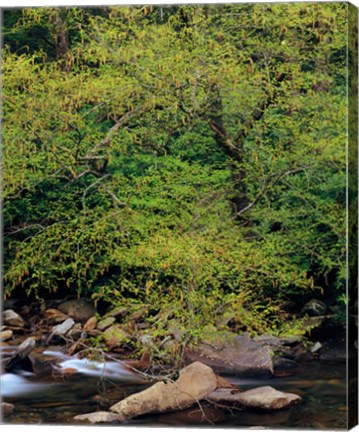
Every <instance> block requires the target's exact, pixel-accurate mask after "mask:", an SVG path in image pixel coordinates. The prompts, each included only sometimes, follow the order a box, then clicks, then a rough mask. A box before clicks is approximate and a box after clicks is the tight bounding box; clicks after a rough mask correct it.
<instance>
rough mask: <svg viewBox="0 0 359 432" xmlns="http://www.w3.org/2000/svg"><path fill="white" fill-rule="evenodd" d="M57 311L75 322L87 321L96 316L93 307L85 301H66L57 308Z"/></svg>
mask: <svg viewBox="0 0 359 432" xmlns="http://www.w3.org/2000/svg"><path fill="white" fill-rule="evenodd" d="M58 308H59V310H60V311H61V312H63V313H65V314H67V315H69V316H70V317H71V318H73V319H74V320H75V321H84V322H85V321H87V320H88V319H90V318H91V317H92V316H94V315H95V314H96V308H95V306H94V305H93V304H92V303H91V302H90V301H88V300H86V299H83V298H81V299H77V300H68V301H66V302H65V303H61V304H60V305H59V306H58Z"/></svg>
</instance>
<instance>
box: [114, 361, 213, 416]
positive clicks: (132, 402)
mask: <svg viewBox="0 0 359 432" xmlns="http://www.w3.org/2000/svg"><path fill="white" fill-rule="evenodd" d="M216 388H217V377H216V375H215V374H214V372H213V370H212V369H211V368H210V367H208V366H206V365H204V364H203V363H200V362H195V363H192V364H191V365H189V366H187V367H185V368H184V369H182V370H181V371H180V373H179V378H178V379H177V381H175V382H163V381H160V382H158V383H156V384H154V385H153V386H151V387H149V388H148V389H146V390H144V391H142V392H140V393H136V394H134V395H131V396H129V397H127V398H126V399H124V400H122V401H120V402H118V403H117V404H115V405H113V406H112V407H111V408H110V411H112V412H116V413H118V414H120V415H121V416H123V418H124V419H130V418H133V417H137V416H140V415H142V414H147V413H163V412H167V411H176V410H183V409H185V408H188V407H190V406H191V405H193V404H195V403H197V402H199V401H200V400H201V399H204V398H206V397H207V396H208V395H209V394H210V393H212V392H213V391H214V390H215V389H216Z"/></svg>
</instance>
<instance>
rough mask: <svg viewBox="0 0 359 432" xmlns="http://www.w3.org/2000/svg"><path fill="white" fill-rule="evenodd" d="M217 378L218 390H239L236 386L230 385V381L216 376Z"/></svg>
mask: <svg viewBox="0 0 359 432" xmlns="http://www.w3.org/2000/svg"><path fill="white" fill-rule="evenodd" d="M216 378H217V388H218V389H219V388H231V389H233V388H237V387H236V386H235V385H234V384H232V383H230V382H229V381H227V380H226V379H225V378H223V377H221V376H219V375H216Z"/></svg>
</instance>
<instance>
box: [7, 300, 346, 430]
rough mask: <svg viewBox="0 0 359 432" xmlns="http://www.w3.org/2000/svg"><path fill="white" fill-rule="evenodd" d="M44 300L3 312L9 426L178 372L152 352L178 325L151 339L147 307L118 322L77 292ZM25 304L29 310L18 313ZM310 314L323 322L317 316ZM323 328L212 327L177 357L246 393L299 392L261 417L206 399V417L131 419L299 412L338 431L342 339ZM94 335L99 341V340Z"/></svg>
mask: <svg viewBox="0 0 359 432" xmlns="http://www.w3.org/2000/svg"><path fill="white" fill-rule="evenodd" d="M50 305H51V304H50ZM50 305H49V304H42V305H41V304H32V305H30V306H27V305H24V306H21V307H18V308H16V305H13V307H14V308H13V309H10V310H11V311H12V312H7V311H9V309H6V310H5V313H4V318H6V319H4V328H2V334H4V332H7V335H9V334H10V332H12V335H11V337H10V338H7V340H6V341H3V342H2V343H1V344H2V345H1V350H2V356H3V359H4V362H3V364H4V366H5V374H3V375H2V384H3V385H2V388H3V389H5V390H3V398H4V402H6V403H10V404H12V405H13V406H14V410H13V412H12V413H9V414H8V415H7V416H6V418H5V421H6V422H7V423H28V422H29V423H37V422H39V423H73V418H74V416H76V415H79V414H84V413H88V412H91V411H99V410H107V409H108V408H109V407H110V406H111V405H112V404H113V403H116V402H118V401H120V400H122V399H124V397H127V396H129V395H130V394H133V393H138V392H140V391H141V390H143V389H145V388H147V387H149V386H150V385H151V384H153V382H155V381H156V379H157V378H159V377H161V374H162V376H171V374H173V373H175V368H176V366H175V362H172V363H171V362H167V363H166V362H162V363H161V364H157V363H154V362H153V360H152V358H151V356H150V353H153V352H154V351H155V352H156V349H157V350H160V349H161V348H163V347H164V346H165V345H166V344H168V343H172V344H173V346H175V343H176V334H175V333H176V332H175V329H174V330H173V331H172V333H170V334H169V335H168V337H167V340H165V341H163V340H162V341H161V342H160V343H158V341H156V345H155V337H154V336H153V335H151V332H150V329H149V328H143V327H144V323H145V321H146V320H145V315H144V312H143V311H139V312H138V314H137V317H132V319H131V320H127V323H126V324H124V323H121V316H122V315H121V314H120V310H116V311H115V310H110V311H106V313H105V314H103V315H102V316H101V315H100V314H99V313H98V312H97V311H96V310H95V309H94V306H93V305H91V303H89V302H87V301H85V300H83V299H81V300H70V301H69V302H63V303H62V304H59V305H58V308H53V307H52V308H50V307H48V306H50ZM26 308H28V309H27V312H28V313H27V314H25V313H24V312H26ZM41 308H42V309H43V310H41ZM36 310H37V313H36V314H35V313H34V312H36ZM31 312H32V313H31ZM122 314H123V312H122ZM313 319H315V320H317V322H319V321H320V320H321V321H322V322H323V321H324V319H323V318H319V319H318V316H316V317H313ZM312 321H313V320H312ZM129 322H130V325H129V324H128V323H129ZM131 329H132V330H131ZM125 333H126V335H125ZM321 333H323V332H322V331H320V325H319V326H318V327H317V330H316V331H314V335H315V338H313V339H312V340H310V338H308V337H306V338H302V337H274V336H270V335H260V336H255V337H254V336H250V335H249V334H247V333H242V334H237V335H229V334H228V333H227V334H224V333H223V332H218V333H215V332H213V333H212V334H211V335H210V336H211V337H210V340H208V338H207V340H206V339H204V340H202V341H199V343H197V344H196V345H188V347H186V349H185V350H184V351H183V353H182V354H183V357H182V360H183V364H191V363H192V362H194V361H198V360H200V361H201V362H203V363H204V364H207V365H209V366H211V367H212V368H213V369H214V370H215V372H216V373H218V374H220V375H221V376H223V377H225V378H226V379H227V380H228V381H229V382H230V383H231V384H233V385H239V386H240V388H241V389H242V390H249V389H251V388H254V387H258V386H261V385H271V386H273V387H275V388H276V389H280V390H283V391H290V392H293V393H295V394H297V395H299V396H301V397H302V403H301V404H299V406H295V407H293V408H290V409H286V410H284V411H281V412H273V413H262V414H261V416H260V417H259V418H258V417H255V415H254V414H253V413H251V412H250V410H249V411H248V410H242V409H241V410H239V411H240V412H238V410H230V409H224V410H223V409H219V408H218V407H216V408H214V407H213V406H211V405H209V406H207V405H206V404H204V409H205V414H204V413H203V412H202V411H201V410H202V409H203V407H201V410H198V407H197V408H190V409H186V410H183V411H180V412H175V413H165V414H161V415H157V416H156V415H155V414H150V415H144V416H141V417H140V418H137V419H131V420H130V423H131V424H132V423H135V424H152V423H153V424H162V423H163V424H178V425H182V424H183V425H190V424H201V423H203V422H204V423H206V422H207V423H208V422H209V423H211V422H213V423H219V424H226V425H227V424H232V425H233V424H236V425H238V426H240V425H241V426H249V425H252V426H268V427H269V426H271V425H278V426H280V427H284V426H285V427H291V426H294V425H295V424H296V422H298V425H299V417H298V416H300V413H303V410H304V412H306V414H305V415H306V418H307V419H306V422H307V424H308V427H315V426H313V425H314V424H315V423H318V424H319V425H322V427H320V428H334V427H335V428H340V427H342V426H343V424H344V422H345V421H346V420H345V419H346V409H347V407H346V406H345V363H343V360H345V355H346V354H345V343H344V344H343V342H345V341H344V339H343V334H340V332H337V334H333V333H332V334H331V338H328V337H326V338H323V336H321ZM5 336H6V334H5ZM124 336H125V337H124ZM145 336H146V337H145ZM29 337H31V338H33V339H34V340H35V346H34V349H32V350H31V353H30V354H29V356H28V358H27V361H25V362H24V361H21V362H19V363H18V364H16V367H14V368H13V369H12V368H10V370H9V369H8V370H6V368H7V361H8V360H9V359H10V358H11V357H13V356H14V355H15V354H16V351H17V349H18V347H19V345H20V343H21V342H23V341H24V340H26V339H28V338H29ZM316 338H318V340H315V339H316ZM319 339H320V340H319ZM96 340H97V341H99V342H101V345H98V346H97V347H96V345H95V342H96ZM139 342H140V343H142V346H141V349H139V348H138V343H139ZM154 347H155V348H154ZM131 348H132V350H131ZM167 348H168V347H167ZM164 352H165V353H168V352H170V350H167V351H164ZM141 356H142V357H141ZM164 358H166V357H164ZM22 360H23V359H22ZM328 397H329V399H328ZM328 401H329V402H330V404H331V406H332V407H333V413H332V414H330V415H328V410H325V409H324V406H325V404H326V403H328ZM303 404H304V405H303ZM316 410H317V412H318V415H317V414H316ZM309 412H310V414H309ZM30 414H31V415H30ZM318 416H319V417H318ZM323 418H324V420H323ZM255 419H257V420H255ZM300 421H301V422H303V419H301V420H300ZM141 422H143V423H141ZM171 422H173V423H171ZM254 423H255V424H254ZM300 425H301V426H302V425H303V424H302V423H301V424H300ZM317 426H318V425H317Z"/></svg>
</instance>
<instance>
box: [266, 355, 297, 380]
mask: <svg viewBox="0 0 359 432" xmlns="http://www.w3.org/2000/svg"><path fill="white" fill-rule="evenodd" d="M272 361H273V367H274V375H275V376H283V375H291V374H292V373H294V372H295V371H296V370H297V369H298V364H297V363H296V362H295V361H294V360H291V359H288V358H285V357H279V356H274V357H273V358H272Z"/></svg>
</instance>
